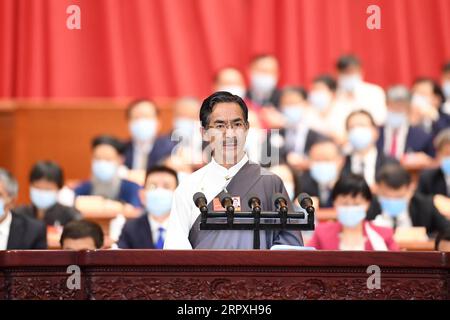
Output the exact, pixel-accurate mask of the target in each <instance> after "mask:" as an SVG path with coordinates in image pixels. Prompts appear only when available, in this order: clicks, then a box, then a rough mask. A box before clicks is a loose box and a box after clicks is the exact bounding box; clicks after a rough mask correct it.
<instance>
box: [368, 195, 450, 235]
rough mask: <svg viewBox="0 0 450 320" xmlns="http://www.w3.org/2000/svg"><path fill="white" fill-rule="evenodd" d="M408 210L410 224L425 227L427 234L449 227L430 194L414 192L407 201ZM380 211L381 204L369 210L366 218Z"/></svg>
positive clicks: (449, 222)
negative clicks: (375, 208)
mask: <svg viewBox="0 0 450 320" xmlns="http://www.w3.org/2000/svg"><path fill="white" fill-rule="evenodd" d="M377 202H378V201H377ZM408 211H409V216H410V218H411V222H412V225H413V226H414V227H425V228H426V229H427V233H428V234H432V233H435V232H440V231H444V230H446V229H448V228H450V221H449V220H447V219H446V218H445V217H444V216H443V215H442V214H441V213H440V212H439V211H438V210H437V209H436V207H435V206H434V204H433V197H432V196H427V195H423V194H420V193H416V194H414V196H413V197H412V198H411V200H410V202H409V206H408ZM381 213H382V212H381V206H379V208H378V209H377V210H369V212H368V214H367V219H368V220H374V219H375V217H376V216H377V215H378V214H381Z"/></svg>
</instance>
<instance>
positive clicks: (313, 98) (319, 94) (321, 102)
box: [309, 91, 331, 111]
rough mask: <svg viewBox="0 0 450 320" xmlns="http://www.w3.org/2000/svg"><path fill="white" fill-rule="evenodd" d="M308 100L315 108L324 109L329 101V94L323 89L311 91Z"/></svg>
mask: <svg viewBox="0 0 450 320" xmlns="http://www.w3.org/2000/svg"><path fill="white" fill-rule="evenodd" d="M309 102H310V103H311V105H312V106H313V107H315V108H316V109H317V110H319V111H322V110H324V109H326V107H328V106H329V105H330V103H331V96H330V95H329V94H328V93H326V92H325V91H313V92H311V93H310V95H309Z"/></svg>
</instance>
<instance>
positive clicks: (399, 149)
mask: <svg viewBox="0 0 450 320" xmlns="http://www.w3.org/2000/svg"><path fill="white" fill-rule="evenodd" d="M394 130H395V129H393V128H391V127H388V126H386V127H385V128H384V153H385V154H387V155H389V156H394V157H395V158H397V159H400V158H401V157H402V156H403V154H404V153H405V151H406V152H408V151H409V150H405V145H406V136H407V135H408V126H407V125H405V126H401V127H400V128H397V146H396V153H395V155H392V154H391V149H392V142H393V141H394Z"/></svg>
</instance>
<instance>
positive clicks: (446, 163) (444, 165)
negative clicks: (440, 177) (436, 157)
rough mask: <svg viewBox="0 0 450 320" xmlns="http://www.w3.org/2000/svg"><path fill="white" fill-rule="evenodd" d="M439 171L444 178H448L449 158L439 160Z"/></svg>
mask: <svg viewBox="0 0 450 320" xmlns="http://www.w3.org/2000/svg"><path fill="white" fill-rule="evenodd" d="M441 169H442V171H443V172H444V174H445V175H446V176H450V157H445V158H443V159H442V160H441Z"/></svg>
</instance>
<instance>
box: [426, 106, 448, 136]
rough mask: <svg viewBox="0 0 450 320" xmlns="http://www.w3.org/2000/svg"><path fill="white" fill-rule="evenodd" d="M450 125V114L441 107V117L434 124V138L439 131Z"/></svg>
mask: <svg viewBox="0 0 450 320" xmlns="http://www.w3.org/2000/svg"><path fill="white" fill-rule="evenodd" d="M449 127H450V115H449V114H447V113H445V112H444V111H442V107H441V108H440V109H439V118H438V119H437V120H436V121H435V122H433V125H432V131H431V133H432V135H433V139H434V137H436V136H437V135H438V133H439V132H440V131H442V130H444V129H446V128H449Z"/></svg>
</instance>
